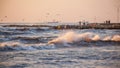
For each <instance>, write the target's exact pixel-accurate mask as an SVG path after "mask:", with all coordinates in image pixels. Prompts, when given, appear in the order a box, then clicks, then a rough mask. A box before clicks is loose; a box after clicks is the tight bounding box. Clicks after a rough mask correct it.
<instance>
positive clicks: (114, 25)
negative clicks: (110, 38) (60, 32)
mask: <svg viewBox="0 0 120 68" xmlns="http://www.w3.org/2000/svg"><path fill="white" fill-rule="evenodd" d="M3 27H23V28H29V27H48V28H49V29H120V23H89V24H85V25H69V24H68V25H54V26H51V25H3Z"/></svg>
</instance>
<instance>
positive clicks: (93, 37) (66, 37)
mask: <svg viewBox="0 0 120 68" xmlns="http://www.w3.org/2000/svg"><path fill="white" fill-rule="evenodd" d="M81 41H85V42H95V41H96V42H97V41H103V42H120V35H113V36H103V37H102V36H101V35H98V34H96V33H92V32H85V33H81V34H78V33H75V32H73V31H70V32H67V33H65V34H63V35H60V36H59V37H58V38H55V39H53V40H51V41H49V42H48V44H56V43H57V44H66V43H75V42H79V43H81Z"/></svg>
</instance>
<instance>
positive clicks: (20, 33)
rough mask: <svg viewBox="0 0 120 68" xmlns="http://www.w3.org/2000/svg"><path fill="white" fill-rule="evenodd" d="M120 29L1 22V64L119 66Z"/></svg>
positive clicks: (23, 67) (0, 67) (16, 67)
mask: <svg viewBox="0 0 120 68" xmlns="http://www.w3.org/2000/svg"><path fill="white" fill-rule="evenodd" d="M119 67H120V30H108V29H104V30H100V29H99V30H95V29H82V30H80V29H79V30H76V29H74V30H54V29H48V28H43V27H42V28H41V27H27V28H26V27H2V25H1V26H0V68H119Z"/></svg>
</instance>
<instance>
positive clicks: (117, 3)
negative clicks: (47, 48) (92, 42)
mask: <svg viewBox="0 0 120 68" xmlns="http://www.w3.org/2000/svg"><path fill="white" fill-rule="evenodd" d="M117 7H120V0H0V20H1V21H3V22H22V20H23V19H24V21H25V22H39V21H40V22H45V21H53V20H58V21H62V22H78V21H80V20H87V21H90V22H94V21H97V22H103V21H104V20H111V21H112V22H116V20H117V17H116V16H117ZM5 16H7V17H5Z"/></svg>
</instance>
